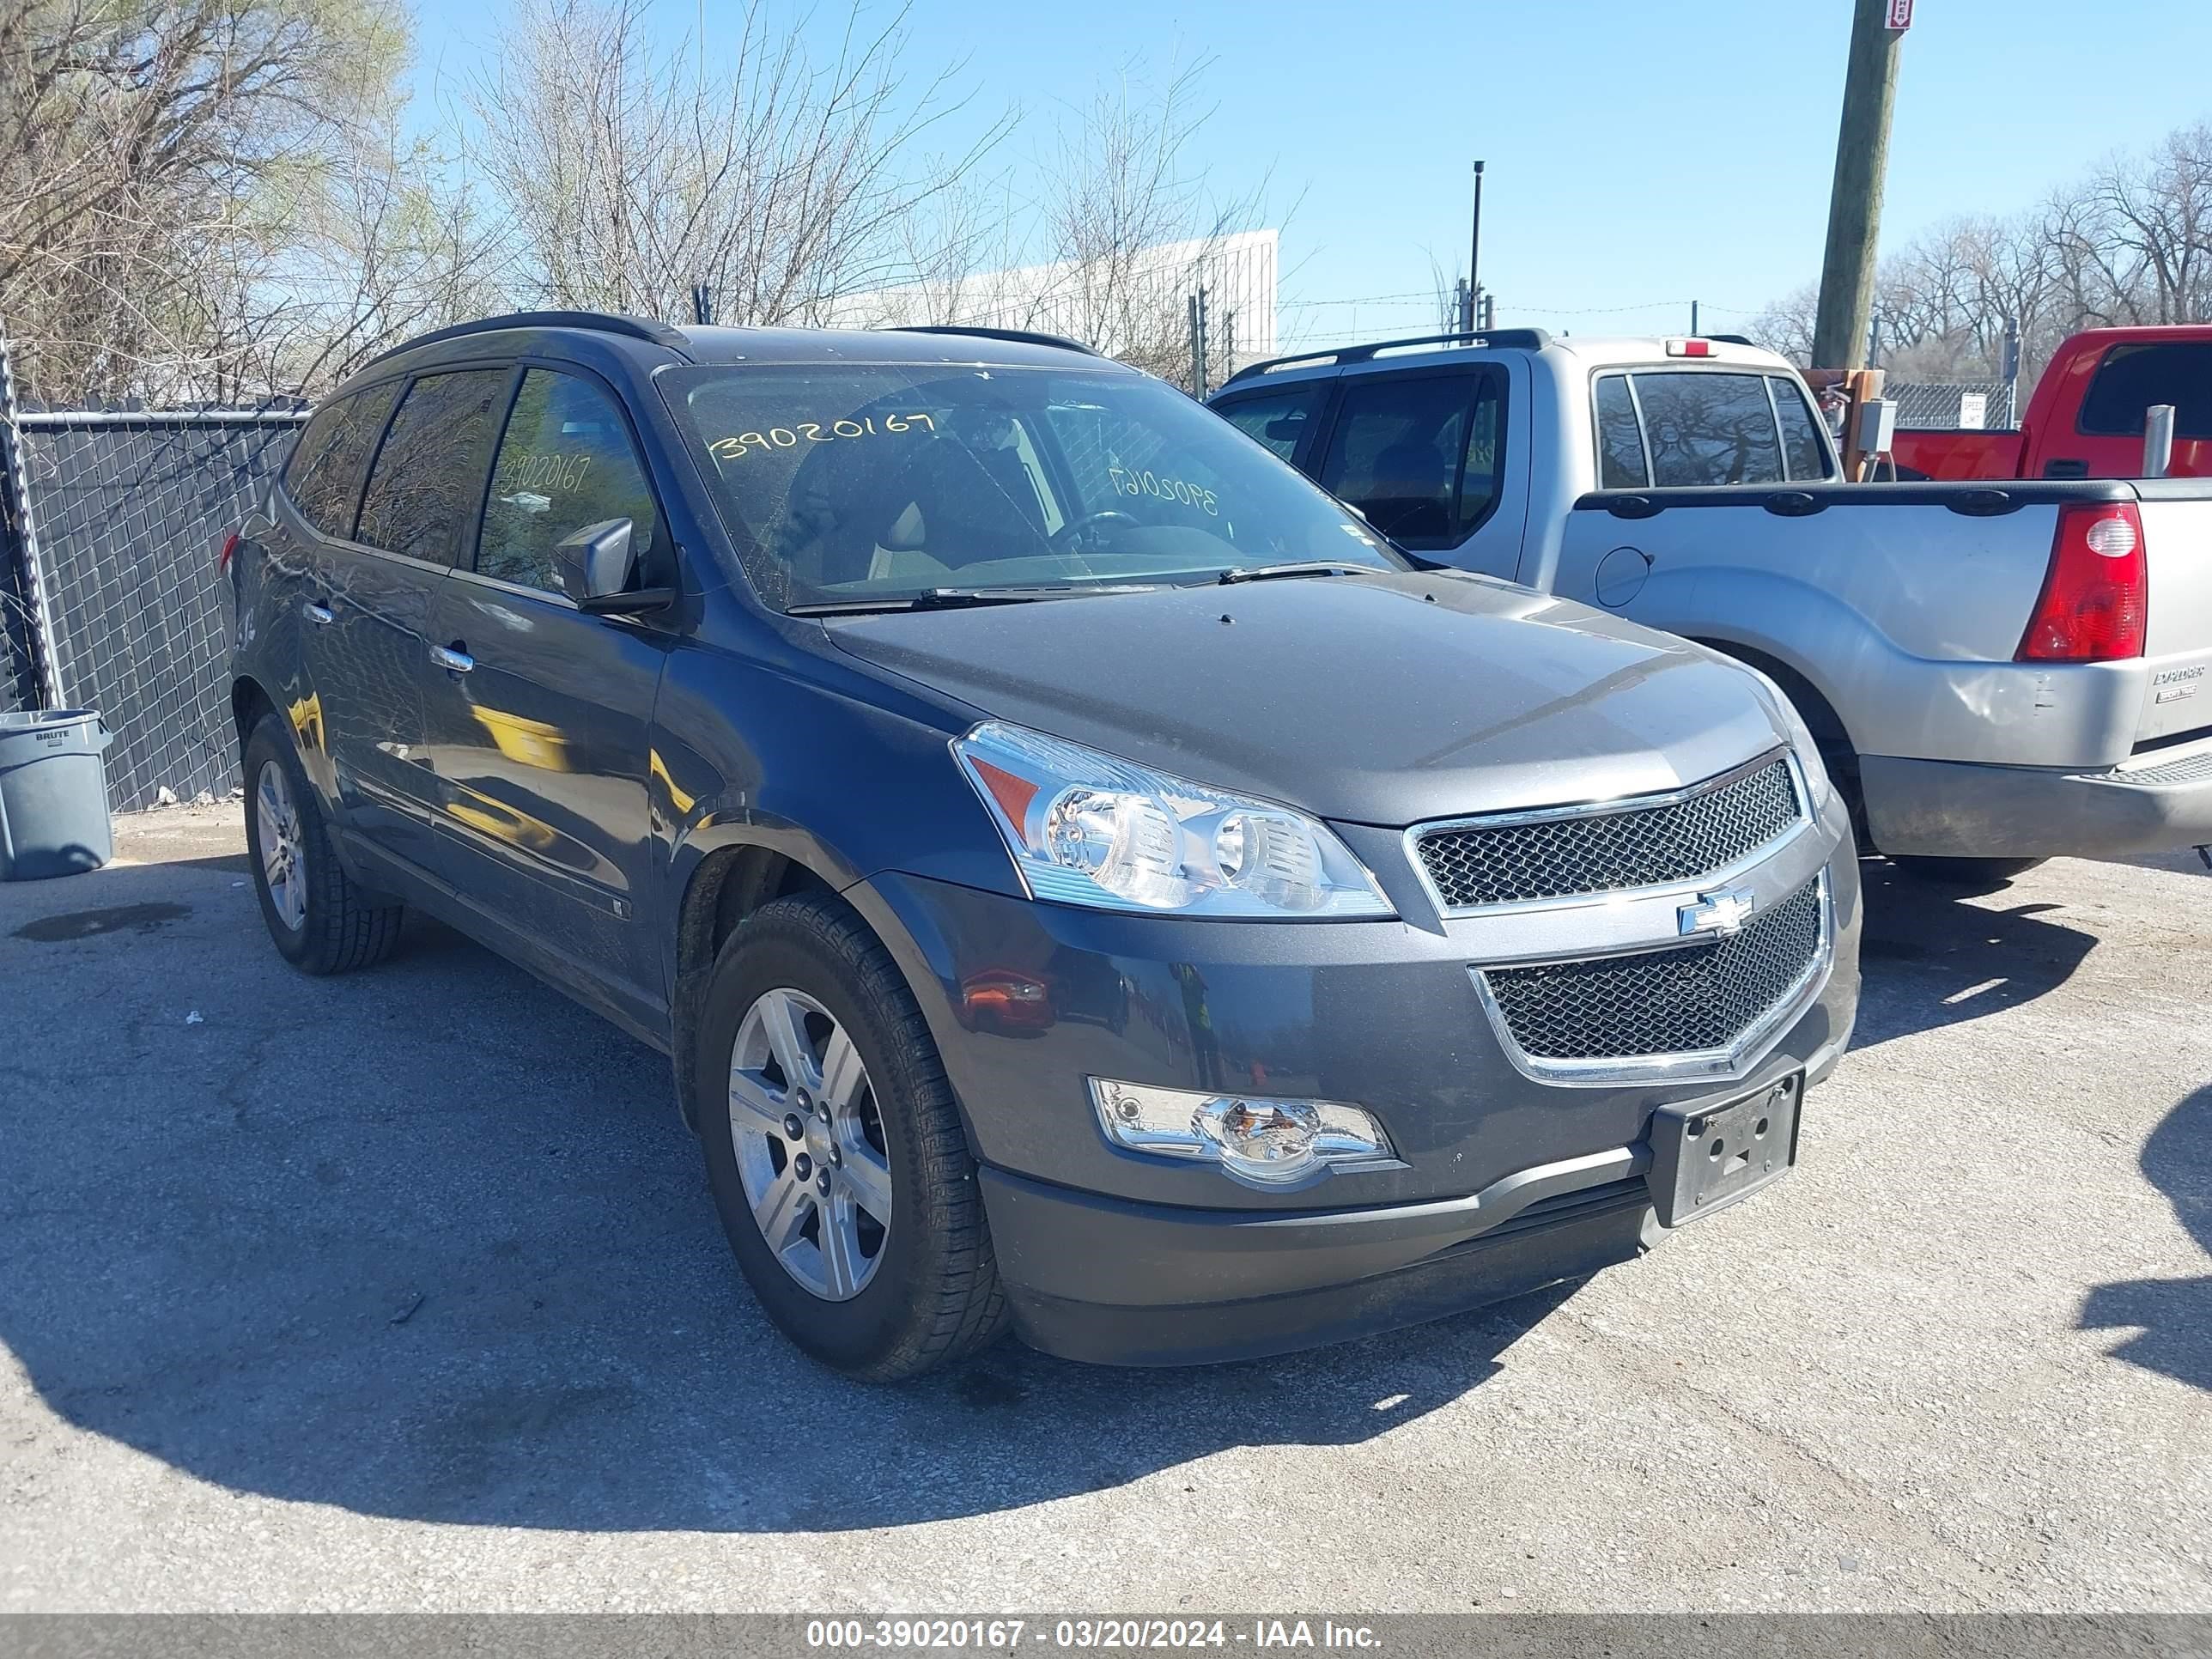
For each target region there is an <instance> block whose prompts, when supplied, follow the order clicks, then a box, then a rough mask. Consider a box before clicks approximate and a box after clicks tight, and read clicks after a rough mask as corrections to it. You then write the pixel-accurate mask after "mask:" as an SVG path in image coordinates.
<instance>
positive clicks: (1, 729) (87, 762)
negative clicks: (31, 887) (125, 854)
mask: <svg viewBox="0 0 2212 1659" xmlns="http://www.w3.org/2000/svg"><path fill="white" fill-rule="evenodd" d="M113 741H114V738H113V737H112V734H111V733H110V732H108V729H107V722H106V721H105V720H101V719H100V716H99V715H98V714H94V713H93V712H92V711H91V710H90V709H88V708H56V709H49V710H47V711H46V712H45V713H43V714H0V881H37V880H39V879H40V878H43V877H46V876H74V875H77V874H79V873H81V872H84V871H87V870H97V869H99V868H100V866H101V865H103V864H105V863H106V862H107V860H109V859H111V858H112V857H113V856H114V855H115V831H114V827H113V825H112V823H111V822H110V821H109V819H108V816H107V766H106V763H105V762H104V761H102V760H101V759H100V756H101V755H102V754H103V753H104V752H105V751H106V748H107V745H108V744H110V743H112V742H113Z"/></svg>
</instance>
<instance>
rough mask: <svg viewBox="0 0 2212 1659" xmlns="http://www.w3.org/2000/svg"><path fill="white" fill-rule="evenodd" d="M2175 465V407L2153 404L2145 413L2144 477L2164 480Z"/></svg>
mask: <svg viewBox="0 0 2212 1659" xmlns="http://www.w3.org/2000/svg"><path fill="white" fill-rule="evenodd" d="M2172 465H2173V405H2172V404H2152V405H2151V406H2150V407H2149V408H2148V409H2147V410H2144V411H2143V459H2142V475H2143V477H2146V478H2163V477H2166V471H2167V470H2168V469H2169V468H2170V467H2172Z"/></svg>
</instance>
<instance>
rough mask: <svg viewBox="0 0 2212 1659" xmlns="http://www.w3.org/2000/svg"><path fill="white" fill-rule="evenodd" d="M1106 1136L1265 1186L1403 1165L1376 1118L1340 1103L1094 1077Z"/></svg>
mask: <svg viewBox="0 0 2212 1659" xmlns="http://www.w3.org/2000/svg"><path fill="white" fill-rule="evenodd" d="M1091 1103H1092V1104H1093V1105H1094V1106H1096V1107H1097V1109H1098V1122H1099V1126H1100V1127H1102V1128H1103V1129H1104V1130H1105V1132H1106V1138H1107V1139H1109V1140H1111V1141H1113V1142H1114V1143H1115V1145H1116V1146H1126V1147H1127V1148H1128V1149H1129V1150H1130V1151H1131V1152H1151V1153H1152V1154H1154V1155H1155V1156H1157V1157H1160V1158H1194V1159H1197V1160H1200V1161H1201V1162H1204V1163H1207V1164H1214V1165H1216V1166H1217V1167H1218V1168H1219V1169H1220V1170H1221V1172H1222V1173H1223V1174H1224V1175H1226V1176H1231V1177H1233V1178H1235V1179H1237V1180H1238V1181H1243V1182H1248V1183H1249V1184H1251V1185H1253V1186H1258V1187H1283V1186H1290V1185H1293V1184H1295V1183H1297V1182H1303V1181H1305V1180H1307V1179H1309V1178H1310V1177H1312V1176H1316V1175H1317V1174H1322V1173H1325V1172H1327V1171H1328V1170H1331V1169H1362V1168H1364V1169H1376V1168H1380V1167H1382V1166H1383V1165H1386V1164H1395V1163H1396V1162H1397V1154H1396V1153H1395V1152H1394V1151H1393V1150H1392V1148H1391V1146H1390V1137H1389V1135H1388V1134H1387V1133H1384V1132H1383V1126H1382V1125H1381V1124H1380V1123H1378V1122H1377V1121H1376V1120H1375V1117H1374V1115H1373V1114H1372V1113H1370V1112H1368V1111H1367V1110H1365V1109H1363V1108H1361V1107H1358V1106H1349V1105H1346V1104H1345V1103H1343V1102H1342V1101H1337V1100H1273V1099H1267V1098H1265V1097H1261V1096H1257V1095H1207V1094H1200V1093H1197V1092H1195V1091H1192V1090H1188V1089H1156V1088H1153V1087H1152V1086H1150V1085H1146V1084H1138V1083H1117V1082H1115V1081H1114V1080H1113V1079H1109V1078H1102V1077H1094V1078H1092V1079H1091Z"/></svg>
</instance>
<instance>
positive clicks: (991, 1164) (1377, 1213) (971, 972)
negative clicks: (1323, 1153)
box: [848, 836, 1859, 1364]
mask: <svg viewBox="0 0 2212 1659" xmlns="http://www.w3.org/2000/svg"><path fill="white" fill-rule="evenodd" d="M1826 880H1827V883H1828V891H1829V895H1830V900H1831V905H1832V916H1833V936H1832V952H1831V963H1830V967H1829V970H1828V976H1827V978H1826V982H1825V984H1824V985H1823V986H1822V987H1821V988H1820V991H1819V992H1818V994H1816V995H1814V997H1813V998H1812V1000H1810V1001H1809V1002H1808V1003H1807V1004H1806V1005H1805V1006H1803V1007H1802V1010H1801V1011H1800V1012H1798V1013H1797V1014H1796V1016H1795V1017H1794V1018H1793V1019H1791V1020H1790V1023H1789V1024H1788V1025H1787V1026H1786V1028H1785V1029H1784V1030H1782V1031H1781V1032H1780V1033H1779V1035H1778V1036H1777V1037H1776V1039H1775V1040H1774V1041H1773V1042H1772V1045H1771V1048H1768V1049H1767V1050H1766V1051H1765V1053H1764V1054H1762V1055H1760V1056H1759V1058H1758V1059H1757V1060H1755V1061H1753V1062H1749V1063H1748V1064H1747V1069H1746V1070H1745V1072H1744V1073H1743V1074H1742V1075H1741V1076H1737V1077H1733V1078H1730V1079H1726V1080H1721V1079H1681V1080H1677V1081H1665V1082H1654V1081H1650V1080H1643V1081H1632V1082H1623V1083H1612V1082H1607V1081H1603V1080H1598V1081H1593V1082H1589V1083H1584V1084H1581V1085H1576V1086H1566V1085H1559V1084H1554V1083H1549V1082H1546V1081H1543V1080H1541V1079H1536V1078H1533V1077H1531V1076H1529V1075H1528V1074H1526V1073H1524V1072H1523V1071H1522V1070H1521V1069H1519V1068H1518V1067H1516V1065H1515V1064H1514V1063H1513V1061H1512V1060H1511V1058H1510V1056H1509V1055H1508V1054H1507V1053H1506V1052H1505V1051H1504V1048H1503V1047H1502V1046H1501V1043H1500V1041H1499V1038H1498V1035H1497V1033H1496V1031H1495V1030H1493V1027H1492V1023H1491V1020H1490V1018H1489V1016H1488V1014H1487V1012H1486V1010H1485V1009H1484V1007H1483V1006H1482V1003H1481V1000H1480V993H1479V989H1478V986H1477V984H1476V980H1475V976H1474V975H1472V974H1470V973H1469V971H1468V969H1469V965H1470V945H1469V941H1470V940H1471V939H1474V938H1475V937H1477V933H1476V931H1475V930H1474V929H1472V928H1470V927H1468V926H1467V925H1465V924H1462V923H1459V922H1455V921H1441V922H1439V923H1438V924H1437V925H1434V926H1415V925H1413V924H1412V923H1410V922H1407V921H1387V922H1384V921H1377V922H1357V923H1330V924H1321V925H1313V926H1307V925H1302V924H1296V923H1291V924H1280V923H1272V924H1271V923H1250V924H1242V923H1225V922H1205V921H1182V920H1177V919H1175V918H1171V917H1158V916H1129V915H1117V914H1113V913H1108V912H1098V911H1086V910H1079V909H1075V908H1069V907H1065V906H1055V905H1049V904H1036V903H1031V902H1027V901H1024V900H1019V899H1015V898H1012V897H1010V896H1004V895H999V894H991V893H984V892H980V891H977V890H973V889H969V888H964V887H957V886H953V885H951V884H945V883H939V882H933V881H928V880H925V879H922V878H915V877H911V876H903V875H884V876H879V877H878V878H873V879H872V880H871V881H869V882H866V883H864V884H860V886H859V887H856V888H854V889H852V890H849V894H848V896H850V897H852V898H853V899H854V902H856V903H857V904H859V905H860V908H861V909H862V911H863V913H864V914H865V915H867V916H868V918H869V920H870V921H872V923H873V924H874V925H875V927H876V928H877V931H878V933H879V934H880V935H881V936H882V937H883V938H884V939H885V940H886V942H887V943H888V944H889V945H890V948H891V951H892V953H893V955H894V956H895V957H897V958H898V961H899V964H900V966H901V968H902V969H903V970H904V973H905V975H906V978H907V981H908V984H909V985H910V986H911V987H914V990H915V995H916V997H917V999H918V1000H919V1001H920V1002H921V1006H922V1012H923V1013H924V1015H925V1017H926V1018H927V1020H928V1022H929V1024H930V1026H931V1030H932V1033H933V1036H934V1037H935V1038H936V1041H937V1045H938V1048H939V1053H940V1054H941V1055H942V1056H943V1059H944V1062H945V1073H946V1075H947V1077H948V1079H950V1081H951V1084H952V1086H953V1090H954V1092H955V1094H956V1096H957V1098H958V1100H959V1102H960V1104H961V1108H962V1110H963V1115H964V1118H965V1121H966V1125H967V1127H968V1131H969V1144H970V1146H971V1147H972V1149H973V1150H974V1152H975V1156H976V1158H977V1161H978V1163H979V1164H981V1175H980V1180H981V1190H982V1194H983V1198H984V1203H985V1207H986V1212H987V1215H988V1218H989V1220H990V1225H991V1229H992V1234H993V1239H994V1249H995V1251H996V1254H997V1255H998V1259H999V1265H1000V1272H1001V1273H1002V1275H1003V1277H1004V1279H1005V1280H1006V1285H1007V1289H1008V1292H1009V1296H1010V1298H1011V1300H1012V1304H1013V1309H1014V1312H1015V1316H1016V1319H1017V1322H1018V1328H1019V1329H1020V1330H1021V1332H1022V1334H1024V1336H1025V1337H1026V1338H1027V1339H1028V1340H1030V1341H1031V1342H1032V1343H1034V1344H1035V1345H1036V1346H1040V1347H1042V1348H1044V1349H1047V1350H1048V1351H1049V1352H1055V1353H1060V1354H1064V1355H1067V1356H1070V1357H1074V1358H1085V1359H1091V1360H1099V1361H1118V1362H1121V1363H1128V1364H1175V1363H1184V1362H1190V1361H1200V1360H1213V1359H1222V1358H1231V1357H1234V1356H1238V1355H1243V1356H1251V1355H1257V1354H1265V1353H1272V1352H1285V1351H1287V1350H1290V1349H1294V1348H1300V1347H1305V1346H1313V1345H1316V1344H1319V1343H1323V1342H1328V1341H1332V1340H1338V1339H1340V1338H1343V1337H1346V1336H1351V1335H1355V1334H1361V1333H1365V1332H1372V1331H1378V1330H1384V1329H1389V1328H1394V1327H1397V1326H1401V1325H1405V1324H1409V1323H1413V1322H1419V1321H1422V1320H1425V1319H1430V1318H1434V1317H1437V1316H1441V1315H1443V1314H1446V1313H1449V1312H1452V1311H1455V1310H1459V1309H1462V1308H1468V1307H1474V1306H1477V1305H1480V1304H1484V1303H1487V1302H1493V1301H1497V1300H1500V1299H1502V1298H1504V1297H1512V1296H1516V1295H1520V1294H1522V1293H1523V1292H1525V1291H1530V1290H1534V1289H1535V1288H1538V1287H1539V1286H1541V1285H1547V1284H1551V1283H1554V1282H1558V1281H1561V1280H1573V1279H1583V1278H1586V1277H1588V1276H1589V1274H1591V1273H1595V1272H1597V1271H1598V1270H1600V1269H1601V1268H1602V1267H1607V1266H1610V1265H1612V1264H1613V1263H1615V1262H1619V1261H1626V1260H1628V1259H1629V1258H1631V1257H1632V1256H1633V1255H1636V1254H1637V1253H1638V1250H1640V1249H1644V1248H1648V1247H1649V1245H1650V1243H1653V1242H1655V1241H1656V1238H1657V1237H1659V1229H1658V1228H1657V1225H1656V1221H1655V1220H1654V1218H1653V1216H1652V1203H1651V1194H1650V1189H1649V1186H1648V1183H1647V1182H1646V1180H1645V1177H1644V1171H1645V1170H1646V1169H1647V1168H1648V1164H1649V1158H1648V1152H1646V1151H1645V1149H1644V1145H1643V1143H1644V1139H1645V1137H1646V1135H1647V1133H1648V1131H1649V1128H1650V1121H1651V1117H1652V1114H1653V1113H1654V1111H1655V1110H1656V1109H1658V1108H1661V1107H1663V1106H1671V1105H1676V1104H1680V1103H1684V1102H1687V1101H1711V1100H1718V1099H1722V1098H1727V1097H1734V1096H1735V1095H1738V1094H1741V1093H1743V1092H1745V1091H1747V1090H1749V1089H1751V1088H1753V1087H1756V1086H1758V1085H1759V1084H1761V1083H1762V1082H1764V1081H1766V1080H1769V1079H1774V1078H1778V1077H1781V1076H1784V1075H1786V1074H1788V1073H1793V1072H1796V1071H1800V1070H1802V1071H1804V1072H1805V1073H1807V1075H1808V1079H1809V1080H1812V1081H1815V1082H1817V1081H1818V1080H1819V1079H1820V1078H1821V1077H1823V1076H1825V1075H1826V1073H1827V1072H1828V1071H1830V1070H1831V1069H1832V1067H1833V1066H1834V1065H1835V1063H1836V1060H1837V1059H1838V1057H1839V1056H1840V1054H1841V1053H1842V1051H1843V1049H1844V1047H1845V1045H1846V1044H1847V1042H1848V1041H1849V1039H1850V1029H1851V1024H1852V1019H1853V1017H1854V1014H1855V1012H1856V1009H1857V996H1858V948H1857V947H1858V928H1859V891H1858V882H1857V864H1856V859H1855V856H1854V854H1853V853H1852V850H1851V848H1850V842H1849V839H1848V837H1847V836H1846V837H1843V838H1841V839H1840V841H1839V842H1836V843H1834V844H1833V849H1832V858H1831V859H1830V861H1829V862H1828V864H1827V865H1826ZM1093 1077H1098V1078H1109V1079H1118V1080H1120V1081H1122V1082H1125V1083H1132V1084H1150V1085H1158V1086H1161V1087H1166V1088H1175V1089H1186V1090H1198V1091H1206V1092H1217V1093H1218V1092H1229V1091H1237V1092H1249V1093H1250V1094H1252V1095H1255V1096H1281V1097H1304V1098H1316V1099H1324V1100H1339V1101H1346V1102H1352V1103H1358V1104H1359V1105H1362V1106H1364V1107H1365V1108H1367V1109H1370V1110H1371V1111H1373V1112H1375V1113H1376V1115H1378V1116H1379V1117H1380V1118H1381V1119H1382V1121H1383V1124H1384V1126H1385V1127H1387V1128H1388V1130H1389V1133H1390V1135H1391V1138H1392V1141H1393V1144H1394V1146H1395V1150H1396V1152H1397V1154H1398V1158H1399V1160H1400V1161H1399V1162H1398V1163H1397V1164H1395V1165H1392V1166H1390V1167H1388V1168H1379V1169H1361V1170H1340V1171H1338V1172H1336V1173H1333V1174H1330V1175H1328V1176H1325V1177H1322V1179H1320V1180H1319V1181H1318V1182H1315V1183H1313V1184H1309V1185H1306V1186H1304V1187H1301V1188H1294V1189H1291V1190H1287V1191H1284V1190H1261V1189H1257V1188H1250V1187H1246V1186H1242V1185H1238V1184H1237V1183H1235V1182H1231V1181H1229V1180H1227V1179H1225V1177H1224V1176H1222V1175H1221V1174H1220V1173H1219V1172H1218V1170H1215V1169H1213V1168H1212V1167H1210V1166H1208V1165H1204V1164H1196V1163H1193V1162H1188V1161H1178V1160H1168V1159H1163V1158H1154V1157H1146V1156H1143V1155H1140V1154H1138V1153H1134V1152H1127V1151H1124V1150H1121V1148H1119V1147H1117V1146H1114V1145H1112V1144H1110V1143H1109V1141H1108V1140H1107V1139H1106V1137H1105V1136H1104V1135H1103V1133H1101V1131H1100V1129H1099V1127H1098V1124H1097V1117H1096V1115H1095V1112H1094V1109H1093V1107H1092V1104H1091V1096H1090V1091H1089V1086H1088V1079H1091V1078H1093ZM1816 1121H1817V1119H1816Z"/></svg>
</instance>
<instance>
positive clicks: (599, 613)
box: [553, 519, 676, 617]
mask: <svg viewBox="0 0 2212 1659" xmlns="http://www.w3.org/2000/svg"><path fill="white" fill-rule="evenodd" d="M634 533H635V532H634V529H633V526H632V525H631V523H630V521H629V520H628V519H603V520H600V521H599V523H598V524H587V525H586V526H584V527H583V528H582V529H581V530H577V531H572V532H570V533H569V534H568V535H567V536H564V537H562V539H561V540H560V542H559V543H558V544H556V545H555V547H554V549H553V556H554V558H555V560H556V562H557V567H558V568H559V571H560V575H561V591H562V592H564V593H566V594H567V595H568V597H569V598H570V599H573V600H574V601H575V605H576V609H577V610H579V611H585V612H586V613H587V614H589V615H591V616H594V617H622V616H631V615H634V614H635V613H636V612H638V611H658V610H659V609H660V607H661V606H663V605H667V604H669V603H671V601H672V600H673V599H675V597H676V595H675V593H674V592H673V591H672V590H671V589H669V588H665V587H641V588H634V587H632V586H630V581H631V579H632V578H633V577H635V575H636V574H637V550H636V548H635V544H633V541H632V537H633V535H634Z"/></svg>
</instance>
